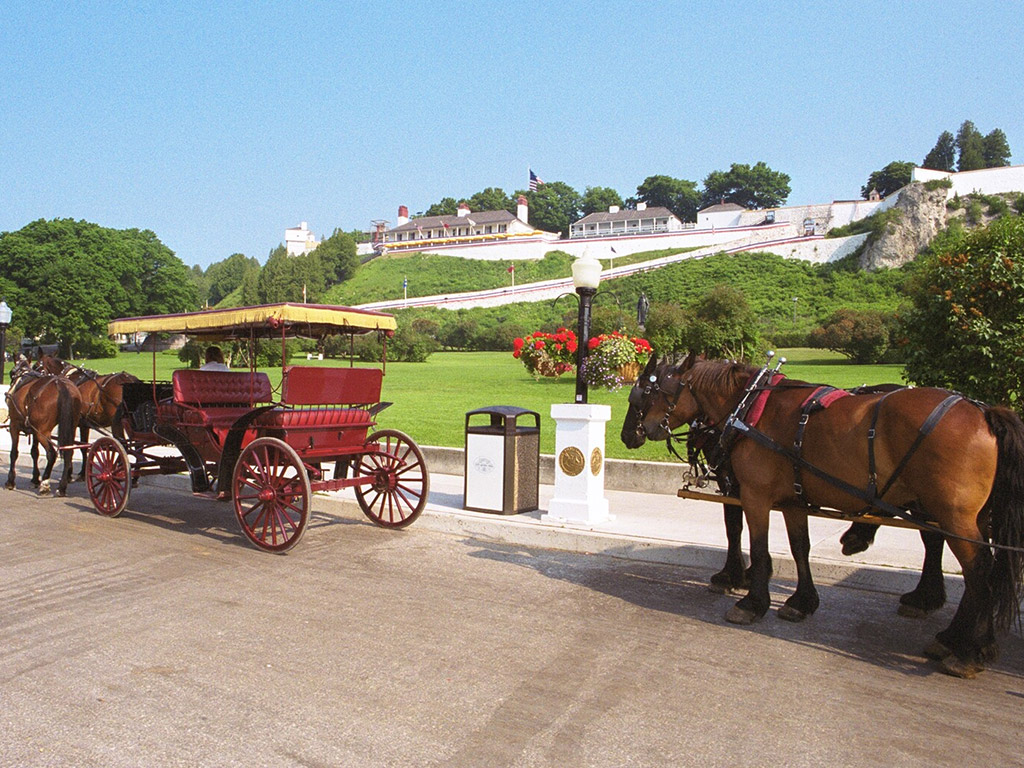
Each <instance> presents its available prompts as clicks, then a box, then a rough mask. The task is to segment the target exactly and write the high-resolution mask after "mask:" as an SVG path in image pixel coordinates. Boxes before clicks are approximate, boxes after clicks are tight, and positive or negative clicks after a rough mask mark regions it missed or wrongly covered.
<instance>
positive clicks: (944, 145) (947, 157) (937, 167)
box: [921, 131, 956, 171]
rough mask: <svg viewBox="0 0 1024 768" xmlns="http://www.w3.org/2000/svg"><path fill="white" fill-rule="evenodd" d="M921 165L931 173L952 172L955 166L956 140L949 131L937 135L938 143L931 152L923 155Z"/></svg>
mask: <svg viewBox="0 0 1024 768" xmlns="http://www.w3.org/2000/svg"><path fill="white" fill-rule="evenodd" d="M921 165H922V166H923V167H925V168H931V169H932V170H933V171H952V170H954V168H955V165H956V139H954V138H953V134H952V133H950V132H949V131H943V132H942V133H940V134H939V139H938V141H936V142H935V146H934V147H932V149H931V151H930V152H929V153H928V154H927V155H925V157H924V161H923V162H922V163H921Z"/></svg>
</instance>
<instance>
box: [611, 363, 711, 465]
mask: <svg viewBox="0 0 1024 768" xmlns="http://www.w3.org/2000/svg"><path fill="white" fill-rule="evenodd" d="M700 359H701V358H699V357H698V356H697V355H694V354H692V353H691V354H690V355H688V356H687V357H686V358H685V359H684V360H683V361H682V362H681V363H678V364H676V363H673V362H670V361H668V360H661V361H659V360H658V359H657V356H656V355H654V354H652V355H651V358H650V360H648V361H647V367H646V368H645V369H644V372H643V373H642V374H640V376H639V377H638V378H637V380H636V384H634V385H633V388H632V389H631V390H630V392H629V408H628V409H627V410H626V418H625V420H624V421H623V424H622V432H621V434H620V438H621V440H622V442H623V444H624V445H625V446H626V447H627V448H639V447H640V446H641V445H643V444H644V443H645V442H646V441H647V439H648V438H650V439H651V440H667V439H668V437H669V435H670V434H671V432H672V430H674V429H676V428H677V427H679V426H680V425H681V424H685V423H687V422H688V421H689V420H690V419H689V418H678V417H677V416H676V415H675V414H676V412H678V411H681V410H682V411H686V410H687V409H692V410H693V411H694V413H696V412H697V411H699V407H698V406H697V405H696V402H695V401H693V398H692V396H689V393H688V392H687V390H686V387H685V385H684V384H683V383H682V380H683V377H684V376H685V375H686V374H687V373H688V372H689V371H690V370H691V369H692V368H693V366H694V364H695V363H696V362H697V361H698V360H700ZM686 401H690V402H686Z"/></svg>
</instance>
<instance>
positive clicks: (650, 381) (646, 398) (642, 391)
mask: <svg viewBox="0 0 1024 768" xmlns="http://www.w3.org/2000/svg"><path fill="white" fill-rule="evenodd" d="M665 375H671V371H665V372H664V373H663V374H662V376H665ZM676 381H677V384H676V388H675V391H673V392H668V391H667V390H666V389H665V388H664V387H662V386H661V384H660V382H659V377H658V376H657V375H656V374H653V373H652V374H649V375H648V376H647V383H646V384H644V385H643V386H641V383H640V382H639V381H637V383H636V384H634V385H633V388H632V389H631V390H629V398H628V402H629V404H630V405H631V406H632V407H633V408H635V409H636V413H637V421H636V433H637V435H644V436H645V437H648V435H647V430H646V428H645V427H644V416H645V415H646V409H645V408H644V407H643V404H644V402H647V403H650V398H652V397H654V396H655V395H660V396H661V399H662V400H664V401H665V405H666V406H667V408H666V410H665V415H664V416H663V417H662V419H661V421H660V422H659V423H658V426H659V427H661V428H662V429H663V430H664V431H665V432H667V433H668V434H670V435H671V434H672V427H671V426H670V425H669V422H668V416H669V414H670V413H672V412H673V411H674V410H675V409H676V405H677V404H678V403H679V396H680V395H681V394H682V393H683V390H684V389H686V387H687V384H686V382H685V381H683V379H682V372H680V375H679V378H678V379H677V380H676Z"/></svg>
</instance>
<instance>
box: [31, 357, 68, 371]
mask: <svg viewBox="0 0 1024 768" xmlns="http://www.w3.org/2000/svg"><path fill="white" fill-rule="evenodd" d="M32 367H33V368H34V369H35V370H37V371H43V372H45V373H49V374H51V375H53V376H60V375H61V374H62V373H64V369H65V367H66V363H65V362H64V361H63V360H61V359H60V358H59V357H54V356H53V355H48V354H45V353H44V354H42V355H40V357H39V359H38V360H37V361H36V362H35V365H33V366H32Z"/></svg>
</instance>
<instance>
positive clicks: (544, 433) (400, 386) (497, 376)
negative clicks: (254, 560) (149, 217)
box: [79, 349, 902, 461]
mask: <svg viewBox="0 0 1024 768" xmlns="http://www.w3.org/2000/svg"><path fill="white" fill-rule="evenodd" d="M779 354H780V355H783V356H785V357H786V358H787V359H788V360H789V362H787V363H786V364H785V365H783V368H782V370H783V371H784V372H785V373H786V374H787V375H788V376H789V377H790V378H794V379H804V380H807V381H814V382H821V383H823V384H832V385H833V386H839V387H854V386H858V385H860V384H881V383H885V382H896V383H900V382H902V376H901V374H902V367H901V366H899V365H852V364H850V363H849V362H848V361H847V360H846V358H844V357H842V356H841V355H838V354H836V353H832V352H827V351H823V350H813V349H785V350H780V351H779ZM293 362H294V363H295V364H303V365H340V364H342V363H341V361H337V360H325V361H323V362H322V363H321V362H318V361H312V362H309V363H307V362H306V360H304V359H302V360H300V359H295V360H293ZM79 364H81V365H83V366H85V367H89V368H93V369H95V370H96V371H98V372H100V373H109V372H113V371H120V370H126V371H128V372H130V373H134V374H135V375H136V376H138V377H139V378H141V379H144V380H150V379H151V378H152V377H153V355H152V354H151V353H142V354H135V353H122V354H120V355H119V356H118V357H117V358H111V359H106V360H91V361H90V360H86V361H79ZM180 367H182V364H181V363H180V362H179V361H178V358H177V355H176V354H175V353H161V354H158V355H156V376H157V378H158V379H162V380H169V379H170V378H171V372H172V371H173V370H174V369H175V368H180ZM262 370H265V371H266V372H267V373H268V374H269V376H270V379H271V382H273V384H274V386H275V387H276V386H278V384H279V383H280V378H281V371H280V369H279V368H274V369H262ZM574 394H575V384H574V380H573V378H572V377H571V376H570V377H562V378H561V379H541V380H539V381H534V380H533V379H532V378H531V377H530V375H529V374H528V373H527V372H526V369H525V368H524V367H523V365H522V363H520V362H519V361H518V360H516V359H515V358H513V357H512V355H511V353H507V352H438V353H435V354H433V355H431V356H430V358H429V359H428V360H427V362H425V363H389V364H388V366H387V375H386V376H385V378H384V392H383V398H384V399H385V400H389V401H392V402H394V405H393V406H391V407H390V408H388V409H387V410H385V411H383V412H382V413H381V414H380V416H379V417H378V418H379V423H380V425H381V426H383V427H391V428H393V429H400V430H402V431H403V432H407V433H408V434H409V435H411V436H412V437H413V439H415V440H416V442H418V443H421V444H423V445H442V446H455V447H463V446H464V445H465V425H466V412H467V411H471V410H475V409H477V408H482V407H485V406H491V405H515V406H519V407H521V408H528V409H530V410H532V411H536V412H537V413H539V414H540V417H541V451H542V452H543V453H554V448H555V430H554V422H553V421H552V420H551V417H550V413H551V405H552V403H570V402H572V401H573V396H574ZM627 394H628V389H621V390H619V391H618V392H606V391H604V390H593V389H591V390H590V402H591V403H604V404H607V405H610V406H611V408H612V418H611V421H610V422H609V423H608V439H607V450H606V453H607V455H608V456H609V457H610V458H618V459H625V458H637V459H648V460H653V461H662V460H665V461H667V460H669V459H670V458H671V457H670V456H669V455H668V453H667V452H666V450H665V446H664V444H662V443H658V444H654V445H651V444H648V445H646V446H644V447H643V448H642V449H640V450H638V451H629V450H627V449H626V448H625V446H623V445H622V443H621V442H620V441H619V430H620V428H621V426H622V420H623V418H624V417H625V413H626V407H627V406H626V396H627ZM474 423H477V422H474Z"/></svg>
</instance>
